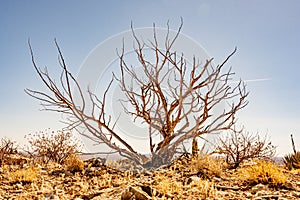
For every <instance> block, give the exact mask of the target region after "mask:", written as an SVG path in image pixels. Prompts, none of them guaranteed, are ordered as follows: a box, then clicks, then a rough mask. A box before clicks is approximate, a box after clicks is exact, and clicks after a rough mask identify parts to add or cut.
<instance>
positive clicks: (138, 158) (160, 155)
mask: <svg viewBox="0 0 300 200" xmlns="http://www.w3.org/2000/svg"><path fill="white" fill-rule="evenodd" d="M182 25H183V24H182V23H181V25H180V27H179V29H178V32H177V34H176V35H175V36H174V37H171V36H170V34H169V26H168V33H167V35H166V37H165V43H164V46H159V42H158V40H157V35H156V29H155V26H154V28H153V40H152V41H150V43H149V44H146V43H145V42H143V41H142V40H141V39H139V38H138V36H137V35H136V34H135V31H134V29H133V28H132V34H133V37H134V41H135V47H134V48H135V49H134V50H135V53H136V58H137V60H138V62H139V63H140V67H141V68H142V70H141V71H142V72H141V73H140V74H138V73H137V72H136V70H135V67H133V66H131V65H130V64H129V63H127V62H126V58H125V55H124V48H123V49H122V50H121V51H120V52H119V53H118V56H119V60H120V76H117V75H114V76H113V78H112V79H111V82H110V83H109V84H108V87H107V88H106V90H105V91H104V95H103V97H102V98H101V99H100V98H99V97H97V96H96V95H95V94H94V93H93V92H91V91H88V98H86V97H85V95H84V94H83V90H82V88H81V87H80V85H79V83H78V82H77V81H76V79H75V77H74V76H73V75H72V73H71V72H70V71H69V70H68V68H67V65H66V63H65V60H64V57H63V55H62V52H61V50H60V48H59V46H58V44H57V42H56V41H55V44H56V47H57V49H58V54H59V61H60V65H61V67H62V74H61V77H60V85H59V84H57V83H55V82H54V79H53V78H52V77H50V75H49V74H48V71H47V69H44V70H42V69H40V68H39V67H38V66H37V64H36V62H35V59H34V55H33V50H32V48H31V46H30V44H29V46H30V51H31V56H32V62H33V65H34V67H35V69H36V72H37V73H38V75H39V77H40V78H41V80H42V81H43V83H44V84H45V85H46V87H47V88H48V90H49V93H45V92H39V91H35V90H31V89H26V92H27V93H28V94H29V95H30V96H32V97H34V98H36V99H38V100H40V101H42V102H43V103H44V104H43V105H44V106H45V109H46V110H50V111H56V112H62V113H65V114H68V115H69V116H70V118H69V119H70V120H69V128H76V127H78V126H79V125H83V126H84V127H85V128H86V129H87V130H88V133H81V134H83V135H84V136H86V137H88V138H90V139H92V140H94V141H97V142H101V143H103V144H104V145H106V146H108V147H109V148H111V149H114V150H115V151H116V152H118V153H119V154H120V155H121V156H124V157H126V158H129V159H131V160H133V161H135V162H136V163H138V164H142V165H144V166H152V167H158V166H160V165H163V164H168V163H170V162H171V160H172V159H173V158H174V155H175V154H176V150H177V148H178V146H179V145H181V144H182V143H183V142H184V141H186V140H190V139H192V138H195V137H197V136H201V135H203V134H209V133H214V132H218V131H222V130H227V129H229V128H231V127H232V125H233V124H234V123H235V121H236V118H235V117H236V114H237V112H238V111H239V110H240V109H242V108H244V107H245V106H246V105H247V103H248V102H247V100H246V97H247V95H248V92H247V91H246V88H245V85H244V84H243V83H242V82H241V81H240V82H239V83H238V84H235V85H234V86H233V85H232V84H230V83H229V81H230V80H231V79H232V76H233V75H234V73H233V72H231V69H229V70H226V71H225V70H224V68H225V67H224V66H225V64H226V62H227V61H228V59H229V58H230V57H231V56H232V55H233V54H234V53H235V52H236V49H235V50H234V51H233V52H232V53H231V54H230V55H229V56H228V57H227V58H226V59H225V60H224V62H223V63H221V64H220V65H217V66H214V65H213V63H212V61H213V59H209V60H206V62H204V63H200V62H199V61H198V58H197V57H194V58H193V61H192V63H191V64H190V65H189V64H187V61H186V59H185V57H184V55H183V53H180V54H178V52H174V51H173V50H172V47H173V45H174V43H176V40H177V38H178V36H179V34H180V31H181V28H182ZM145 49H147V50H149V49H150V50H151V51H152V53H153V57H154V61H153V59H147V58H146V56H145V54H147V53H149V51H147V52H145ZM127 77H130V79H129V81H128V78H127ZM113 81H116V83H118V84H119V86H120V88H121V90H122V92H124V94H125V97H126V98H125V99H123V100H122V101H121V102H127V104H128V102H129V105H131V106H132V107H131V108H127V107H125V106H124V111H125V112H126V113H127V114H129V115H133V116H134V117H135V119H140V120H142V121H143V122H144V123H146V124H147V125H148V127H149V129H148V130H149V134H148V136H149V143H148V144H146V145H149V150H150V152H151V157H150V158H149V159H150V161H148V162H147V163H144V162H145V159H144V156H143V155H141V154H140V153H138V152H137V151H136V150H135V148H134V146H133V144H130V142H131V141H125V139H123V138H122V137H121V136H120V135H121V134H120V133H118V132H116V131H115V129H114V126H115V123H117V122H112V121H111V116H109V115H108V114H107V112H106V109H107V108H106V105H105V104H106V98H107V94H108V92H109V91H110V87H111V84H112V82H113ZM71 85H74V89H73V88H71ZM74 90H77V91H79V94H80V98H81V99H80V103H78V101H76V102H75V100H74V97H73V96H74ZM87 101H89V102H90V103H91V105H92V109H91V110H88V109H86V102H87ZM220 104H221V105H222V104H224V105H225V104H226V105H227V106H226V107H224V109H223V111H220V112H219V113H215V112H213V109H214V108H215V107H216V106H217V105H220Z"/></svg>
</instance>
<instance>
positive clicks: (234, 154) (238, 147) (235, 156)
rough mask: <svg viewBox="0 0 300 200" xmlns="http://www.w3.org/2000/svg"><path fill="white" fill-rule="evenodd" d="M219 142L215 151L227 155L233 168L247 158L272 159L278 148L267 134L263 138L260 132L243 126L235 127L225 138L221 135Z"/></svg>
mask: <svg viewBox="0 0 300 200" xmlns="http://www.w3.org/2000/svg"><path fill="white" fill-rule="evenodd" d="M218 143H219V144H218V145H217V147H216V150H215V151H214V153H218V154H223V155H225V156H226V161H227V164H228V165H229V167H230V168H231V169H236V168H237V167H238V166H239V165H240V164H241V163H242V162H243V161H245V160H249V159H254V158H260V159H261V158H263V159H270V158H271V157H273V156H274V154H275V150H276V147H275V146H274V145H272V143H271V142H270V141H268V140H267V137H266V136H265V137H263V138H261V137H260V136H259V135H258V134H255V135H253V134H250V133H249V132H245V131H244V129H243V128H242V129H241V130H237V129H236V128H234V129H233V130H231V132H230V133H229V134H228V135H227V136H226V137H225V138H224V137H223V138H222V137H219V138H218Z"/></svg>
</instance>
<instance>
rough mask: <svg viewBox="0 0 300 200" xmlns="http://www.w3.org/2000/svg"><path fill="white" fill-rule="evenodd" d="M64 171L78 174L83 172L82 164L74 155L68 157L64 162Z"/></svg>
mask: <svg viewBox="0 0 300 200" xmlns="http://www.w3.org/2000/svg"><path fill="white" fill-rule="evenodd" d="M64 164H65V167H66V170H68V171H72V172H78V171H83V170H84V162H83V161H82V160H81V159H80V158H79V157H78V156H77V155H75V154H71V155H69V156H68V157H67V158H66V159H65V161H64Z"/></svg>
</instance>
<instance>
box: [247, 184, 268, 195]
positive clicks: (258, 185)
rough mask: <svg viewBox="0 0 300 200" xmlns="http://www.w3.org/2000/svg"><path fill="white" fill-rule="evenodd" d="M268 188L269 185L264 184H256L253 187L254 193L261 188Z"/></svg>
mask: <svg viewBox="0 0 300 200" xmlns="http://www.w3.org/2000/svg"><path fill="white" fill-rule="evenodd" d="M266 188H267V186H265V185H264V184H261V183H260V184H257V185H255V186H254V187H252V189H251V190H252V194H253V193H257V192H258V191H261V190H264V189H266Z"/></svg>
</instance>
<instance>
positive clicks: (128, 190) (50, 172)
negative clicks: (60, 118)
mask: <svg viewBox="0 0 300 200" xmlns="http://www.w3.org/2000/svg"><path fill="white" fill-rule="evenodd" d="M257 166H260V168H259V167H258V168H257ZM274 166H275V165H272V164H266V163H265V162H262V164H261V162H260V161H252V162H248V163H247V164H244V165H243V166H242V167H240V168H238V169H235V170H229V169H227V167H226V165H225V164H224V162H223V161H222V160H221V159H215V158H209V157H200V158H193V159H190V158H185V157H182V158H179V159H178V160H176V161H175V162H174V163H173V164H171V165H170V166H164V167H161V168H159V169H156V170H152V171H151V170H144V169H142V168H141V167H137V166H135V167H134V166H133V165H132V164H131V163H130V162H124V161H122V162H115V163H110V164H108V163H106V164H104V163H103V160H101V159H91V160H88V161H85V162H84V163H83V162H82V161H78V160H76V159H75V160H73V161H72V162H71V163H70V162H69V163H68V164H63V165H59V164H55V163H49V164H47V165H46V164H37V163H34V162H31V161H30V160H28V159H27V158H20V157H18V158H14V159H12V161H11V162H10V163H6V164H3V165H2V167H1V168H0V179H1V182H0V199H55V200H56V199H57V200H58V199H76V200H81V199H93V200H98V199H99V200H100V199H101V200H103V199H123V200H133V199H141V200H144V199H145V200H147V199H300V172H299V171H288V170H285V169H284V168H283V167H280V166H275V168H274Z"/></svg>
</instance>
